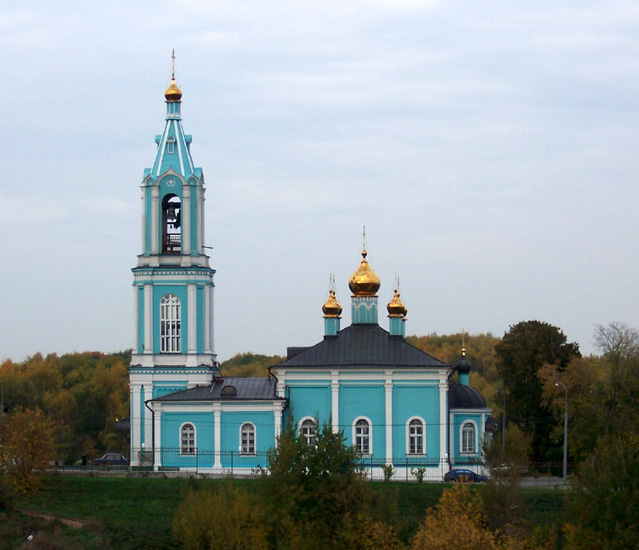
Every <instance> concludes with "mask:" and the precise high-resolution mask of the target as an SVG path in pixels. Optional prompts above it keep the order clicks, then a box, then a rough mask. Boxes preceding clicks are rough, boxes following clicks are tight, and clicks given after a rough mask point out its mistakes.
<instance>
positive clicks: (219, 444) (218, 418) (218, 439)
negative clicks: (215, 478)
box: [213, 403, 222, 470]
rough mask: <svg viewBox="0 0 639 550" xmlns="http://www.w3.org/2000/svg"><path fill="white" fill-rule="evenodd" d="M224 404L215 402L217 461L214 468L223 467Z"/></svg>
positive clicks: (214, 442) (214, 431)
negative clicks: (222, 430) (222, 427)
mask: <svg viewBox="0 0 639 550" xmlns="http://www.w3.org/2000/svg"><path fill="white" fill-rule="evenodd" d="M221 420H222V406H221V405H220V404H219V403H214V404H213V451H214V452H215V462H214V463H213V468H214V469H216V470H218V469H219V470H221V469H222V454H221V452H222V432H221V431H220V430H221V426H222V421H221Z"/></svg>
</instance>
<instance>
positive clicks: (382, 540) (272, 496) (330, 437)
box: [262, 422, 399, 550]
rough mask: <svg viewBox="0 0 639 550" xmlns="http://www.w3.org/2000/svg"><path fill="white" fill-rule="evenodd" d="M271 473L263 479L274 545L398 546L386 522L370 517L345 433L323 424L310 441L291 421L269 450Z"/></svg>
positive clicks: (364, 488)
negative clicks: (312, 440)
mask: <svg viewBox="0 0 639 550" xmlns="http://www.w3.org/2000/svg"><path fill="white" fill-rule="evenodd" d="M268 458H269V472H268V475H264V476H263V478H262V499H263V501H264V506H265V511H266V512H267V513H266V517H267V520H268V521H269V530H270V532H271V536H272V545H273V547H274V548H278V549H287V548H299V549H302V548H303V549H318V550H319V549H322V550H331V549H357V548H394V547H395V546H393V544H397V545H398V544H399V543H398V542H397V539H396V538H395V536H394V533H393V532H392V529H390V528H389V527H387V526H386V525H384V524H382V523H380V522H375V521H373V520H372V519H371V518H370V517H369V516H368V515H367V511H368V506H369V504H370V502H371V501H372V493H371V489H370V487H369V485H368V484H367V483H366V481H365V480H364V477H363V474H362V473H361V471H360V465H359V462H358V457H357V452H356V450H355V448H354V447H352V446H347V445H346V444H345V439H344V434H343V433H342V432H333V430H332V429H331V427H330V425H329V424H327V423H325V424H323V425H322V426H321V427H320V428H319V429H318V433H317V437H316V439H315V443H314V444H312V445H309V444H308V443H307V441H306V439H305V438H304V437H303V436H302V435H299V434H298V433H297V431H296V430H295V427H294V425H293V423H292V422H291V423H289V424H288V425H287V426H286V427H285V428H284V429H283V430H282V434H281V436H280V437H279V438H278V441H277V445H276V447H274V448H272V449H271V450H270V451H269V457H268Z"/></svg>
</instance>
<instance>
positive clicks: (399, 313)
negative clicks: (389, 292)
mask: <svg viewBox="0 0 639 550" xmlns="http://www.w3.org/2000/svg"><path fill="white" fill-rule="evenodd" d="M386 309H387V310H388V316H389V317H406V314H407V313H408V309H406V306H405V305H404V302H402V299H401V298H400V296H399V290H398V289H397V288H396V289H395V293H394V294H393V299H392V300H391V301H390V302H388V306H386Z"/></svg>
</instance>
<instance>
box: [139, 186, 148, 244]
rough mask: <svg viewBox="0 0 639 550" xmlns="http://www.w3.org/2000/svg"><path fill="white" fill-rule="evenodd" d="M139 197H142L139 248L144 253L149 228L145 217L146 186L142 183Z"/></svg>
mask: <svg viewBox="0 0 639 550" xmlns="http://www.w3.org/2000/svg"><path fill="white" fill-rule="evenodd" d="M140 198H141V199H142V248H141V249H140V250H142V254H144V253H145V252H146V234H147V231H148V230H149V227H148V225H147V219H146V200H145V198H146V187H145V186H144V185H143V186H142V196H141V197H140Z"/></svg>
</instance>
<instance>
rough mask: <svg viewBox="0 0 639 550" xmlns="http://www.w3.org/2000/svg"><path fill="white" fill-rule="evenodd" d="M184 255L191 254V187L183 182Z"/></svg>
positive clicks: (182, 252) (182, 251)
mask: <svg viewBox="0 0 639 550" xmlns="http://www.w3.org/2000/svg"><path fill="white" fill-rule="evenodd" d="M181 254H182V255H189V256H190V255H191V188H190V187H189V185H188V183H186V182H185V183H183V184H182V250H181Z"/></svg>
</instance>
